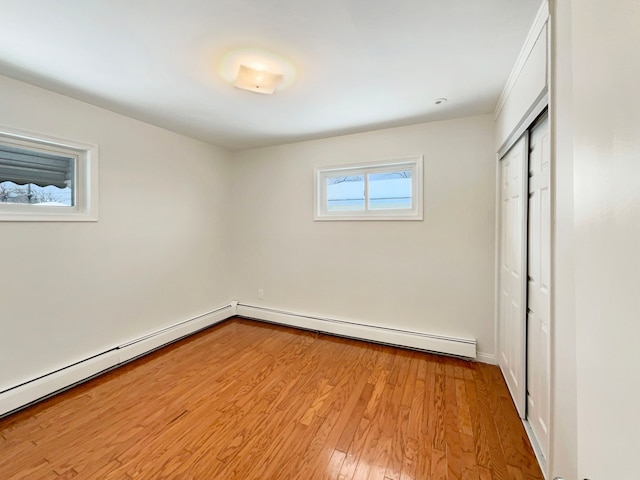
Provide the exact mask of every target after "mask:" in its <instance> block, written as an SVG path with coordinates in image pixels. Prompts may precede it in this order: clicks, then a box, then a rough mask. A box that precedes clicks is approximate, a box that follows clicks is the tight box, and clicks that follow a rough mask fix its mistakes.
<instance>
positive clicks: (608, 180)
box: [571, 0, 640, 480]
mask: <svg viewBox="0 0 640 480" xmlns="http://www.w3.org/2000/svg"><path fill="white" fill-rule="evenodd" d="M571 8H572V11H571V21H572V24H571V28H572V58H573V98H572V103H573V112H574V117H573V138H574V148H573V155H574V157H573V181H574V202H575V203H574V240H575V242H574V243H575V300H576V305H575V312H576V333H577V362H578V383H577V397H578V465H579V468H578V474H579V478H581V479H582V478H590V479H592V480H599V479H610V478H637V476H638V473H637V456H638V442H639V440H638V439H639V438H640V415H639V414H638V398H639V397H640V383H639V382H638V375H639V373H638V372H639V371H640V355H639V354H638V338H639V337H640V322H639V320H640V303H639V302H638V293H639V292H640V280H639V276H638V275H639V272H640V95H638V85H640V60H639V56H638V52H639V51H640V30H639V29H638V25H640V2H634V1H628V0H612V1H609V2H602V1H599V0H582V1H579V2H572V6H571Z"/></svg>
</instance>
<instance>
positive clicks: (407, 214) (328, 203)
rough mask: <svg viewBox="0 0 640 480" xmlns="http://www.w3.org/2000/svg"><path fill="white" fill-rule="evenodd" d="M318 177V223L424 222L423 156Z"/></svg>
mask: <svg viewBox="0 0 640 480" xmlns="http://www.w3.org/2000/svg"><path fill="white" fill-rule="evenodd" d="M315 175H316V212H315V220H422V156H419V157H412V158H407V159H399V160H390V161H386V162H380V163H367V164H357V165H348V166H343V167H338V168H336V167H327V168H316V170H315Z"/></svg>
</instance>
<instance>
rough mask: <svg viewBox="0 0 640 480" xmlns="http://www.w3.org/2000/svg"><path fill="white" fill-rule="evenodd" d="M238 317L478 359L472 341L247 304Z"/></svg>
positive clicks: (240, 305) (240, 307) (240, 304)
mask: <svg viewBox="0 0 640 480" xmlns="http://www.w3.org/2000/svg"><path fill="white" fill-rule="evenodd" d="M237 314H238V315H239V316H241V317H245V318H250V319H254V320H263V321H266V322H272V323H277V324H280V325H288V326H291V327H295V328H301V329H304V330H314V331H318V332H323V333H328V334H332V335H338V336H342V337H349V338H355V339H359V340H366V341H370V342H375V343H384V344H388V345H394V346H399V347H405V348H411V349H415V350H423V351H428V352H433V353H441V354H445V355H454V356H458V357H464V358H466V359H476V340H475V339H470V338H459V337H450V336H445V335H436V334H431V333H425V332H414V331H409V330H400V329H395V328H388V327H381V326H377V325H368V324H366V323H361V322H353V321H346V320H338V319H334V318H326V317H319V316H314V315H306V314H301V313H293V312H289V311H285V310H279V309H273V308H265V307H258V306H254V305H247V304H243V303H239V304H238V310H237Z"/></svg>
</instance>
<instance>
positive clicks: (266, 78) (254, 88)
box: [232, 65, 282, 93]
mask: <svg viewBox="0 0 640 480" xmlns="http://www.w3.org/2000/svg"><path fill="white" fill-rule="evenodd" d="M281 80H282V75H281V74H279V73H271V72H268V71H266V70H263V69H259V68H251V67H247V66H246V65H240V69H239V70H238V77H237V78H236V80H235V82H233V84H232V85H233V86H234V87H236V88H242V89H243V90H249V91H251V92H257V93H273V91H274V90H275V89H276V87H277V86H278V83H280V81H281Z"/></svg>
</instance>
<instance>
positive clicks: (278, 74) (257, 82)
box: [218, 48, 298, 93]
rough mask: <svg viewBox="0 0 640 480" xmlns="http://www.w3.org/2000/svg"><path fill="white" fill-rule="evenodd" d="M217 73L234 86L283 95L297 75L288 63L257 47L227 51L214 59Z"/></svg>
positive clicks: (278, 56) (274, 54) (282, 58)
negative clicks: (216, 59)
mask: <svg viewBox="0 0 640 480" xmlns="http://www.w3.org/2000/svg"><path fill="white" fill-rule="evenodd" d="M218 74H219V75H220V77H222V78H223V79H224V80H225V81H226V82H227V83H229V84H231V85H233V86H234V87H237V88H242V89H245V90H249V91H252V92H258V93H273V92H274V91H277V93H280V92H283V91H285V90H287V89H288V88H289V87H291V85H292V84H293V83H294V82H295V80H296V78H297V76H298V72H297V68H296V67H295V66H294V65H293V63H292V62H291V61H290V60H288V59H287V58H285V57H283V56H282V55H278V54H277V53H274V52H271V51H268V50H263V49H259V48H236V49H233V50H229V51H227V52H226V53H225V54H224V55H222V57H220V59H219V60H218Z"/></svg>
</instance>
